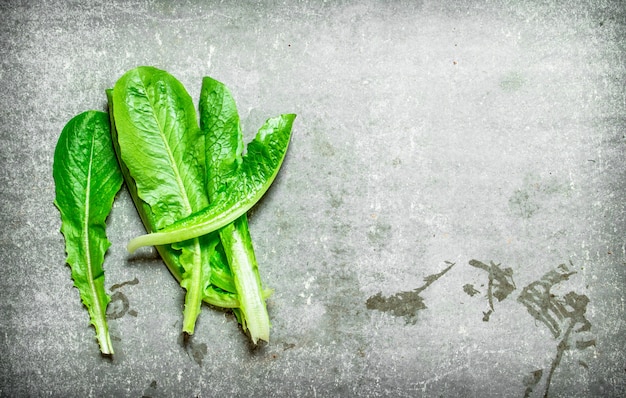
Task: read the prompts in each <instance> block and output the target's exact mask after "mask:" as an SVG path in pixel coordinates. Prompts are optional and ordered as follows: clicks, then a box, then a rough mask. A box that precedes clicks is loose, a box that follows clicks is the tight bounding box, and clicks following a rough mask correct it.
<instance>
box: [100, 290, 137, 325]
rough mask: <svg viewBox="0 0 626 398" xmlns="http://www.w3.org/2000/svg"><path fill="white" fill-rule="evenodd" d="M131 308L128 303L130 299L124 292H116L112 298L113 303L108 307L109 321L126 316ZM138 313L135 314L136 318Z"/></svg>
mask: <svg viewBox="0 0 626 398" xmlns="http://www.w3.org/2000/svg"><path fill="white" fill-rule="evenodd" d="M129 307H130V305H129V303H128V298H127V297H126V295H125V294H124V293H122V292H115V293H113V295H112V296H111V301H110V302H109V305H108V306H107V318H109V319H118V318H121V317H123V316H124V315H126V313H127V312H128V308H129ZM136 315H137V312H135V316H136Z"/></svg>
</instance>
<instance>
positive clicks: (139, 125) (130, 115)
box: [112, 67, 210, 334]
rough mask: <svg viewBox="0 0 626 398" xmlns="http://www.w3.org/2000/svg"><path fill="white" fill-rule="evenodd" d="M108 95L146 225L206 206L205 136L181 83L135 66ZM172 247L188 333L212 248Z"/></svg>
mask: <svg viewBox="0 0 626 398" xmlns="http://www.w3.org/2000/svg"><path fill="white" fill-rule="evenodd" d="M112 99H113V112H114V120H115V127H116V131H117V141H118V146H117V148H119V157H120V159H121V161H122V163H123V164H124V165H125V167H126V168H127V169H128V175H129V178H130V179H132V180H133V184H134V187H135V188H136V195H137V197H138V198H139V199H141V201H143V202H144V203H146V204H147V206H148V207H149V209H150V214H149V216H147V217H145V220H144V222H146V221H147V222H148V224H149V225H147V226H146V229H147V230H148V231H154V230H158V229H160V228H162V227H164V226H165V225H168V224H170V223H172V222H174V221H176V220H179V219H181V218H183V217H186V216H188V215H189V214H191V213H192V212H195V211H198V210H200V209H202V208H204V207H206V206H207V204H208V199H207V197H206V193H205V189H204V153H203V151H202V149H203V146H204V145H203V144H204V138H203V134H202V133H201V131H200V129H199V128H198V124H197V120H196V113H195V109H194V106H193V103H192V100H191V97H190V96H189V94H188V93H187V91H186V90H185V88H184V87H183V85H182V84H181V83H180V82H179V81H178V80H176V79H175V78H174V77H173V76H172V75H170V74H169V73H167V72H165V71H162V70H159V69H156V68H152V67H138V68H135V69H132V70H130V71H128V72H127V73H125V74H124V75H123V76H122V77H121V78H120V79H119V80H118V81H117V83H116V84H115V87H114V88H113V92H112ZM141 209H143V210H144V211H146V209H145V208H144V207H143V205H142V206H141V207H140V212H141ZM172 248H173V249H176V250H180V255H179V256H178V263H179V264H180V266H181V267H182V274H181V279H180V284H181V286H183V287H184V288H185V289H186V290H187V293H186V296H185V310H184V320H183V331H184V332H186V333H188V334H192V333H193V331H194V326H195V322H196V319H197V316H198V314H199V313H200V304H201V301H202V299H203V295H204V293H203V292H204V290H205V289H206V288H207V287H208V285H209V281H210V268H209V261H210V251H209V250H207V249H206V248H203V247H202V245H201V244H200V239H197V238H195V237H194V238H193V239H191V240H186V242H181V243H179V244H176V245H173V246H172Z"/></svg>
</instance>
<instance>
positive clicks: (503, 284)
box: [464, 260, 516, 322]
mask: <svg viewBox="0 0 626 398" xmlns="http://www.w3.org/2000/svg"><path fill="white" fill-rule="evenodd" d="M469 264H470V265H471V266H472V267H475V268H478V269H481V270H483V271H486V272H488V273H489V276H488V283H487V300H488V301H489V310H488V311H487V312H483V321H484V322H489V318H490V317H491V314H492V313H493V312H494V311H495V308H494V306H493V299H494V297H495V298H496V299H497V300H498V301H502V300H504V299H506V298H507V297H508V296H509V295H510V294H511V293H512V292H513V291H514V290H515V289H516V287H515V282H514V281H513V269H512V268H500V264H495V263H494V262H493V261H491V262H490V264H489V265H487V264H485V263H483V262H481V261H478V260H470V262H469ZM465 286H467V285H465ZM470 286H471V285H470ZM464 290H465V287H464ZM465 292H466V293H467V291H465ZM476 292H478V291H476Z"/></svg>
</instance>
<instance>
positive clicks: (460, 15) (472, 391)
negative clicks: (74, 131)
mask: <svg viewBox="0 0 626 398" xmlns="http://www.w3.org/2000/svg"><path fill="white" fill-rule="evenodd" d="M287 3H288V4H287ZM566 3H567V4H566ZM625 37H626V6H625V5H624V3H623V2H622V1H611V0H606V1H595V0H588V1H570V2H560V1H550V0H546V1H528V2H515V1H506V0H498V1H455V2H452V1H451V2H441V1H375V0H367V1H360V2H356V1H355V2H350V1H339V2H332V1H306V0H305V1H300V2H286V3H284V2H277V1H276V2H217V1H215V2H213V1H200V0H195V1H192V0H189V1H177V2H169V1H165V0H154V1H107V2H95V1H68V2H62V1H45V2H44V1H41V2H40V1H3V2H2V3H0V49H1V50H2V51H1V53H2V58H1V60H2V62H1V64H0V206H1V207H0V226H1V229H0V264H1V267H2V273H1V276H0V294H1V300H0V316H1V319H0V395H1V396H11V397H20V396H54V397H87V396H93V397H105V396H129V397H141V396H146V397H173V396H176V397H196V396H199V397H212V396H234V397H253V396H256V397H265V396H268V397H269V396H274V397H351V396H359V397H383V396H393V397H418V396H425V397H432V396H446V397H450V396H463V397H489V396H493V397H496V396H498V397H499V396H510V397H539V396H543V395H544V394H545V393H546V391H547V392H548V393H549V396H554V397H590V396H603V397H619V396H624V395H626V381H625V376H626V371H625V366H626V354H625V348H626V347H625V345H626V332H625V322H624V318H625V313H624V312H625V311H624V283H625V281H626V278H625V276H626V272H625V270H626V248H625V237H624V232H625V231H626V228H625V227H626V211H625V207H624V200H623V197H624V193H625V192H626V189H625V188H626V185H625V177H626V172H625V168H624V161H625V160H626V92H625V90H624V87H625V85H624V82H625V79H626V39H625ZM138 65H154V66H156V67H159V68H162V69H166V70H168V71H169V72H170V73H172V74H173V75H174V76H176V77H177V78H178V79H179V80H180V81H181V82H182V83H183V84H184V85H185V86H186V87H187V89H188V91H189V92H190V94H191V95H192V97H193V98H194V100H195V101H197V98H198V94H199V91H200V84H201V79H202V77H203V76H206V75H210V76H212V77H214V78H216V79H218V80H220V81H222V82H224V83H225V84H226V85H227V86H228V87H229V88H230V89H231V91H232V92H233V95H234V97H235V99H236V100H237V103H238V106H239V110H240V114H241V118H242V122H243V128H244V131H245V135H246V137H247V138H250V137H252V136H253V134H254V133H255V131H256V129H257V128H259V127H260V126H261V124H262V122H263V121H264V120H265V119H266V118H268V117H271V116H275V115H277V114H280V113H288V112H294V113H297V114H298V118H297V119H296V123H295V125H294V136H293V140H292V144H291V146H290V148H289V153H288V155H287V158H286V160H285V163H284V165H283V168H282V170H281V172H280V174H279V176H278V178H277V179H276V181H275V183H274V185H273V187H272V188H271V190H270V192H269V193H268V194H267V195H266V196H265V197H264V198H263V200H262V201H261V202H260V203H259V204H258V205H257V206H256V207H255V208H254V209H253V211H252V212H251V214H250V229H251V234H252V237H253V239H254V243H255V248H256V252H257V257H258V260H259V263H260V266H261V274H262V277H263V280H264V282H265V284H266V285H267V286H269V287H272V288H274V289H275V293H274V295H273V296H272V297H271V298H270V300H269V304H268V305H269V311H270V316H271V319H272V335H271V341H270V343H269V344H265V345H263V346H260V347H256V348H253V347H251V345H250V343H249V342H248V339H247V337H246V336H245V335H244V334H243V333H242V332H241V330H240V329H239V328H238V326H237V322H236V320H235V318H234V317H233V316H232V315H231V314H230V313H227V312H221V311H218V310H215V309H213V308H209V307H207V306H205V307H204V308H203V310H202V313H201V315H200V318H199V321H198V325H197V327H196V334H195V335H194V336H193V338H192V340H191V341H190V342H189V343H188V344H187V345H184V344H182V341H181V339H180V329H181V318H182V306H183V291H182V289H181V288H180V286H178V285H177V283H176V282H175V280H174V279H173V278H172V277H171V275H170V274H169V273H168V272H167V269H166V268H165V266H164V265H163V264H162V262H161V261H160V259H159V258H158V257H157V255H156V252H155V251H154V250H153V249H144V250H142V251H140V252H138V253H137V254H136V255H134V256H130V255H129V254H128V253H127V252H126V250H125V244H126V243H127V242H128V240H129V239H130V238H132V237H135V236H137V235H138V234H141V233H143V227H142V225H141V223H140V221H139V218H138V216H137V214H136V211H135V209H134V207H133V204H132V202H131V200H130V197H129V195H128V193H127V192H126V191H125V189H123V190H122V191H121V192H120V194H119V196H118V198H117V200H116V202H115V204H114V208H113V211H112V213H111V215H110V217H109V220H108V225H109V228H108V234H109V238H110V240H111V241H112V246H111V248H110V250H109V252H108V255H107V257H106V262H105V269H106V286H107V289H108V291H109V293H110V294H111V295H112V297H113V301H112V303H111V305H110V308H109V323H110V328H111V333H112V337H113V344H114V348H115V352H116V354H115V356H114V357H113V359H108V358H103V357H101V356H100V354H99V351H98V346H97V343H96V341H95V335H94V330H93V328H92V327H91V326H90V325H89V321H88V315H87V312H86V311H85V309H84V308H83V307H82V304H81V303H80V300H79V296H78V292H77V290H76V289H75V288H73V286H72V281H71V278H70V270H69V268H68V267H67V266H66V265H64V258H65V254H64V243H63V237H62V235H61V234H60V232H59V227H60V217H59V213H58V211H57V210H56V208H55V207H54V206H53V204H52V201H53V199H54V184H53V180H52V172H51V167H52V157H53V151H54V147H55V145H56V141H57V138H58V136H59V134H60V132H61V130H62V128H63V126H64V125H65V123H66V122H67V121H68V120H69V119H70V118H71V117H72V116H74V115H76V114H78V113H80V112H82V111H84V110H88V109H98V110H106V97H105V95H104V90H105V89H106V88H108V87H111V86H112V85H113V84H114V82H115V81H116V80H117V79H118V78H119V77H120V76H121V75H122V74H123V73H124V72H125V71H126V70H128V69H130V68H132V67H135V66H138Z"/></svg>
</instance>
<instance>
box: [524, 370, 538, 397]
mask: <svg viewBox="0 0 626 398" xmlns="http://www.w3.org/2000/svg"><path fill="white" fill-rule="evenodd" d="M542 376H543V369H537V370H535V371H533V372H531V373H530V374H529V375H528V376H526V377H524V380H523V382H524V385H525V386H526V391H524V398H528V397H530V396H531V394H532V392H533V390H534V389H535V387H536V386H537V383H539V382H540V381H541V377H542Z"/></svg>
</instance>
